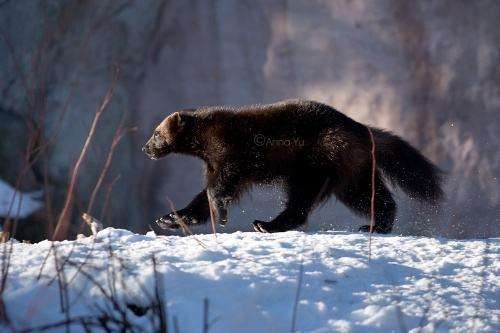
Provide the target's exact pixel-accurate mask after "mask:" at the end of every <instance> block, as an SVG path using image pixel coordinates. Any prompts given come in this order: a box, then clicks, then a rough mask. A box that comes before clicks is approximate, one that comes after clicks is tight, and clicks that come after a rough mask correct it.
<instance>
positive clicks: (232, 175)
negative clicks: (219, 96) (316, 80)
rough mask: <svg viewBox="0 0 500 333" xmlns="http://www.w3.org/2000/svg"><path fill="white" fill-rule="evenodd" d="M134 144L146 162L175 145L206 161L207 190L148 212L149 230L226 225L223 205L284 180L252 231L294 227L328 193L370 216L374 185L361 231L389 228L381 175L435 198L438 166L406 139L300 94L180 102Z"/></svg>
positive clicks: (389, 205) (391, 212) (389, 203)
mask: <svg viewBox="0 0 500 333" xmlns="http://www.w3.org/2000/svg"><path fill="white" fill-rule="evenodd" d="M372 148H374V149H375V153H374V154H372ZM142 149H143V151H144V152H145V153H146V154H147V155H148V156H149V157H150V158H151V159H154V160H156V159H159V158H161V157H165V156H167V155H168V154H170V153H179V154H187V155H191V156H195V157H198V158H200V159H201V160H203V161H204V164H205V178H206V179H205V184H206V186H205V188H204V189H203V190H202V191H201V192H200V193H199V194H197V195H196V196H195V197H194V199H193V200H192V201H191V202H190V203H189V204H188V205H187V206H186V207H185V208H183V209H180V210H178V211H175V212H172V213H170V214H167V215H165V216H162V217H160V218H159V219H158V220H156V221H155V225H154V229H155V230H158V228H159V229H160V230H162V231H163V230H168V229H176V228H179V227H181V225H183V224H184V223H185V224H186V225H192V224H197V223H204V222H206V221H207V220H208V219H209V218H213V219H214V221H215V222H216V223H219V224H222V225H225V224H226V223H227V210H228V208H229V207H230V206H231V205H232V204H234V203H235V202H236V201H237V200H238V199H239V198H240V197H241V196H242V194H243V193H244V192H245V190H248V189H249V188H251V186H252V185H255V184H257V185H258V184H275V185H279V186H282V187H283V188H284V190H285V193H286V196H287V202H286V206H285V209H284V210H283V211H282V212H281V213H280V214H279V215H278V216H277V217H275V218H274V219H273V220H272V221H259V220H255V221H254V222H253V228H254V229H255V231H258V232H281V231H287V230H291V229H295V228H298V227H300V226H302V225H304V224H305V223H306V222H307V218H308V216H309V214H310V213H311V212H312V210H313V209H314V208H315V207H316V206H318V205H319V204H321V203H322V202H324V201H325V200H327V199H328V198H329V197H331V196H332V195H334V196H335V197H336V198H337V199H338V200H339V201H340V202H342V203H343V204H344V205H345V206H347V207H348V208H349V209H350V210H352V211H353V212H354V213H356V214H358V215H361V216H364V217H368V216H370V214H371V209H372V206H371V205H372V183H373V184H374V188H375V191H374V194H375V195H374V200H373V204H374V207H373V208H374V209H373V211H374V225H373V228H371V227H370V225H363V226H361V227H360V228H359V230H360V231H367V232H368V231H370V230H372V231H373V232H377V233H390V232H391V230H392V227H393V224H394V219H395V214H396V203H395V201H394V199H393V196H392V194H391V192H390V191H389V189H388V188H387V186H386V183H387V182H388V181H389V182H391V183H392V184H394V185H397V186H399V187H400V188H401V189H402V190H403V191H404V192H405V193H406V194H408V195H409V196H410V197H412V198H415V199H418V200H420V201H423V202H427V203H429V204H432V205H436V204H437V203H438V201H439V200H440V199H441V198H442V196H443V191H442V188H441V182H442V177H441V174H442V173H441V171H440V170H439V169H438V168H437V167H436V166H435V165H433V164H432V163H431V162H430V161H429V160H428V159H427V158H425V157H424V156H423V155H422V154H421V153H420V152H419V151H418V150H417V149H415V148H413V147H412V146H411V145H410V144H409V143H407V142H406V141H404V140H403V139H401V138H400V137H398V136H396V135H394V134H392V133H390V132H387V131H384V130H381V129H377V128H373V127H368V126H366V125H363V124H361V123H359V122H356V121H355V120H353V119H351V118H349V117H347V116H346V115H344V114H343V113H341V112H339V111H337V110H335V109H334V108H332V107H330V106H328V105H325V104H322V103H318V102H314V101H308V100H287V101H281V102H277V103H274V104H266V105H253V106H243V107H222V106H216V107H202V108H199V109H189V110H180V111H177V112H174V113H173V114H171V115H169V116H168V117H166V118H165V119H164V120H163V121H162V122H161V123H160V124H159V125H158V126H157V127H156V129H155V130H154V133H153V136H152V137H151V138H150V139H149V141H148V142H147V143H146V144H145V145H144V147H143V148H142ZM373 157H375V158H373ZM373 162H375V166H376V167H375V172H374V173H373ZM372 176H374V177H373V178H372Z"/></svg>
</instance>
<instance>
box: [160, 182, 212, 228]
mask: <svg viewBox="0 0 500 333" xmlns="http://www.w3.org/2000/svg"><path fill="white" fill-rule="evenodd" d="M209 214H210V210H209V207H208V200H207V191H206V189H204V190H203V191H201V192H200V193H198V194H197V195H196V196H195V197H194V199H193V200H192V201H191V202H190V203H189V204H188V205H187V206H186V207H185V208H183V209H180V210H177V211H175V210H174V211H173V212H171V213H170V214H167V215H164V216H162V217H160V218H159V219H157V220H156V221H155V225H156V226H157V227H159V228H160V229H162V230H165V229H179V228H181V227H182V224H183V223H184V224H185V225H191V224H202V223H205V222H206V221H207V220H208V217H209ZM152 228H153V230H154V231H159V230H157V228H155V226H152Z"/></svg>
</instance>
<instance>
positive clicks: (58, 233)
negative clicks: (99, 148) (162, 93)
mask: <svg viewBox="0 0 500 333" xmlns="http://www.w3.org/2000/svg"><path fill="white" fill-rule="evenodd" d="M119 72H120V71H119V69H118V68H116V69H115V72H114V75H113V78H112V81H111V85H110V87H109V89H108V91H107V92H106V95H105V96H104V98H103V100H102V102H101V104H100V105H99V108H98V109H97V111H96V113H95V116H94V120H93V121H92V125H91V127H90V131H89V134H88V135H87V138H86V140H85V143H84V145H83V148H82V150H81V152H80V156H79V157H78V160H77V161H76V164H75V166H74V167H73V170H72V174H71V179H70V183H69V186H68V191H67V194H66V199H65V201H64V206H63V209H62V211H61V214H60V215H59V219H58V221H57V224H56V228H55V230H54V234H53V237H52V238H53V239H54V240H63V239H65V238H66V236H67V233H68V228H69V218H70V216H69V215H70V214H69V213H70V206H71V204H72V203H73V192H74V188H75V184H76V180H77V178H78V173H79V171H80V167H81V164H82V162H83V159H84V157H85V155H86V154H87V150H88V148H89V146H90V142H91V140H92V137H93V136H94V133H95V129H96V127H97V123H98V122H99V119H100V118H101V115H102V114H103V112H104V111H105V110H106V107H107V106H108V104H109V102H110V101H111V98H112V97H113V94H114V90H115V87H116V83H117V81H118V76H119Z"/></svg>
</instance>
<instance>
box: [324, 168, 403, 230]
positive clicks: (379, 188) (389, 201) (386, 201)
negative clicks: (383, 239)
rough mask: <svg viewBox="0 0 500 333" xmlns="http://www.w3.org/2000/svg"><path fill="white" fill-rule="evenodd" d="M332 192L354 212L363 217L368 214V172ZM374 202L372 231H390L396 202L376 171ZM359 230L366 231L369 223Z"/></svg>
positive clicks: (369, 185)
mask: <svg viewBox="0 0 500 333" xmlns="http://www.w3.org/2000/svg"><path fill="white" fill-rule="evenodd" d="M334 193H335V196H336V197H337V198H338V199H339V201H341V202H342V203H343V204H345V205H346V206H347V207H348V208H350V209H351V210H352V211H354V212H355V213H357V214H359V215H362V216H364V217H369V216H370V211H371V195H372V186H371V174H370V173H369V172H367V173H364V174H362V175H361V177H358V178H357V179H356V181H355V182H354V183H349V184H346V185H344V186H342V187H341V188H337V189H336V190H335V191H334ZM374 203H375V205H374V206H375V207H374V208H375V224H374V228H373V231H374V232H377V233H383V234H386V233H390V232H391V231H392V226H393V224H394V218H395V216H396V203H395V202H394V199H393V198H392V195H391V192H390V191H389V190H388V189H387V187H386V186H385V184H384V182H383V180H382V178H381V177H380V175H379V174H378V173H377V175H376V177H375V200H374ZM359 230H360V231H367V232H368V231H370V225H364V226H362V227H360V228H359Z"/></svg>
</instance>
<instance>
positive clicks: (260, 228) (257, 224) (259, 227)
mask: <svg viewBox="0 0 500 333" xmlns="http://www.w3.org/2000/svg"><path fill="white" fill-rule="evenodd" d="M264 224H266V222H262V221H259V220H255V221H253V223H252V225H253V229H254V230H255V231H257V232H262V233H269V231H268V230H266V229H265V228H264V226H263V225H264Z"/></svg>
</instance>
